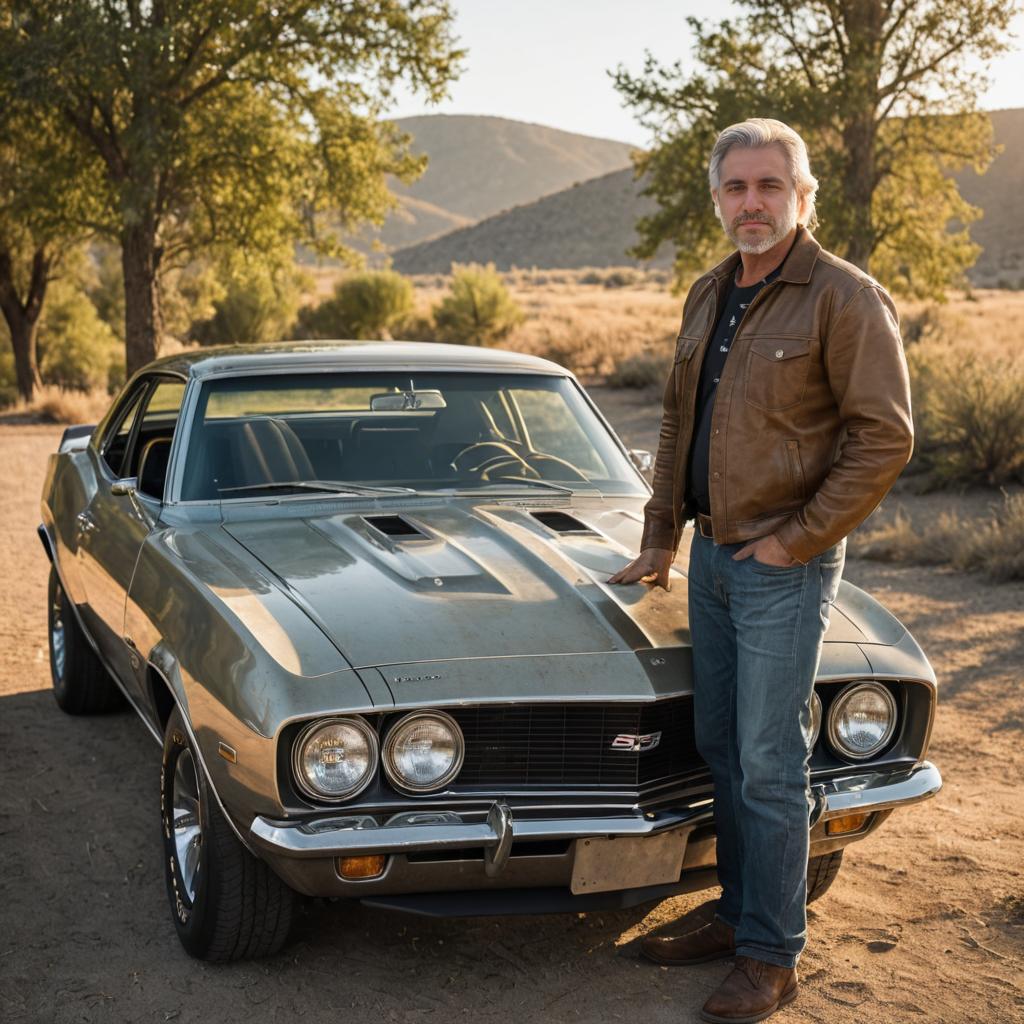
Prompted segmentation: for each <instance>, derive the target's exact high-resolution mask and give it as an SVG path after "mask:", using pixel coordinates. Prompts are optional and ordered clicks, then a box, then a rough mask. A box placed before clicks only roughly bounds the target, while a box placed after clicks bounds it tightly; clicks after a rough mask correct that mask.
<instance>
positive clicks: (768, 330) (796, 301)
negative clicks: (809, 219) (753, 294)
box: [641, 227, 914, 562]
mask: <svg viewBox="0 0 1024 1024" xmlns="http://www.w3.org/2000/svg"><path fill="white" fill-rule="evenodd" d="M739 259H740V257H739V253H738V252H734V253H733V254H732V255H731V256H729V257H728V258H727V259H726V260H724V261H723V262H722V263H720V264H719V265H718V266H717V267H715V268H714V269H713V270H711V271H710V272H709V273H707V274H705V275H704V276H703V277H701V278H700V279H699V280H698V281H696V282H695V283H694V285H693V287H692V288H691V289H690V292H689V294H688V295H687V297H686V303H685V304H684V306H683V323H682V328H681V330H680V331H679V340H678V342H677V344H676V353H675V364H674V366H673V368H672V373H671V375H670V377H669V379H668V382H667V384H666V386H665V398H664V406H665V411H664V416H663V419H662V422H661V436H660V440H659V443H658V454H657V457H656V459H655V463H654V481H653V490H654V493H653V495H652V496H651V499H650V500H649V501H648V502H647V504H646V506H645V507H644V512H645V516H646V518H645V522H644V532H643V540H642V542H641V547H643V548H651V547H653V548H668V549H671V550H672V551H675V550H676V548H677V547H678V546H679V540H680V536H681V534H682V530H683V523H684V522H685V521H686V520H687V519H690V518H693V516H694V510H693V509H692V508H689V507H686V506H685V504H684V502H685V493H684V491H685V484H686V464H687V459H688V457H689V452H690V442H691V440H692V436H693V428H694V410H695V406H696V398H697V386H698V382H699V380H700V369H701V363H702V362H703V359H704V351H705V349H706V347H707V344H708V339H709V338H710V336H711V333H712V331H713V330H714V326H715V321H716V320H717V317H718V314H719V312H720V311H721V308H722V305H723V303H724V301H725V287H724V285H725V283H726V282H727V281H728V279H729V276H730V275H731V274H733V273H735V270H736V266H737V264H738V263H739ZM913 438H914V430H913V423H912V420H911V415H910V384H909V378H908V375H907V363H906V359H905V357H904V355H903V345H902V342H901V340H900V333H899V328H898V324H897V314H896V308H895V306H894V305H893V302H892V299H890V298H889V296H888V294H887V293H886V292H885V291H884V290H883V289H882V287H881V286H880V285H879V284H878V282H877V281H875V280H874V279H873V278H871V277H869V276H868V275H867V274H865V273H864V272H863V271H861V270H858V269H857V268H856V267H855V266H853V265H852V264H850V263H847V262H845V261H844V260H841V259H839V258H838V257H836V256H833V255H832V254H831V253H828V252H826V251H825V250H824V249H822V247H821V246H820V245H819V244H818V243H817V242H816V241H815V239H814V237H813V236H812V235H811V234H810V232H809V231H807V230H806V229H805V228H803V227H801V228H798V229H797V237H796V239H795V241H794V243H793V246H792V248H791V249H790V251H789V255H788V256H787V257H786V260H785V262H784V263H783V265H782V270H781V272H780V274H779V276H778V277H777V278H776V279H775V280H774V281H772V282H770V283H769V284H767V285H766V286H765V287H764V288H763V289H762V290H761V292H760V293H759V294H758V296H757V298H756V299H755V300H754V301H753V303H751V305H750V308H749V309H748V310H747V312H746V315H745V317H744V318H743V321H742V323H741V325H740V329H739V331H737V333H736V335H735V337H734V338H733V341H732V347H731V351H730V353H729V358H728V359H727V360H726V363H725V370H724V372H723V373H722V377H721V380H720V382H719V384H718V391H717V394H716V397H715V409H714V414H713V418H712V422H711V449H710V476H711V479H710V480H709V484H710V494H711V517H712V531H713V533H714V539H715V542H716V543H718V544H730V543H734V542H737V541H747V540H753V539H754V538H756V537H763V536H765V535H767V534H769V533H774V534H775V535H776V536H777V537H778V539H779V541H781V543H782V545H783V547H785V549H786V550H787V551H788V552H789V554H790V555H791V556H792V557H793V558H795V559H797V560H798V561H800V562H807V561H808V560H809V559H811V558H813V557H814V556H815V555H817V554H820V553H821V552H823V551H825V550H826V549H827V548H830V547H832V545H834V544H836V543H837V542H838V541H840V540H841V539H842V538H843V537H845V536H846V535H847V534H848V533H849V532H850V531H851V530H853V528H854V527H856V526H857V525H858V524H859V523H861V522H862V521H863V520H864V519H865V517H866V516H867V515H868V514H869V513H870V512H871V511H872V510H873V509H874V508H875V506H876V505H877V504H878V503H879V501H881V499H882V497H883V496H884V495H885V493H886V492H887V491H888V490H889V488H890V487H891V486H892V484H893V482H894V481H895V480H896V477H897V476H899V474H900V471H901V470H902V469H903V467H904V466H905V465H906V464H907V461H908V460H909V458H910V453H911V451H912V449H913Z"/></svg>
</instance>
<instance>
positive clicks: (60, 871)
mask: <svg viewBox="0 0 1024 1024" xmlns="http://www.w3.org/2000/svg"><path fill="white" fill-rule="evenodd" d="M593 393H594V394H595V397H596V398H597V400H598V402H599V404H601V405H602V407H603V408H604V409H605V411H606V414H607V415H608V416H609V418H610V420H611V421H612V423H613V424H615V425H616V427H617V429H619V431H620V433H621V435H622V436H623V438H624V439H625V440H626V442H627V444H630V445H632V446H636V447H647V448H652V449H653V446H654V444H655V438H656V432H657V426H658V420H659V410H658V408H657V405H656V404H655V403H652V401H651V396H650V395H641V394H630V393H627V392H610V391H605V390H604V389H594V392H593ZM60 433H61V429H60V428H59V427H49V426H31V425H20V426H11V425H6V426H5V425H0V477H2V479H4V480H5V481H7V486H6V487H5V488H4V489H3V491H2V493H0V567H2V572H3V579H4V582H5V587H4V589H3V592H2V596H0V602H2V604H0V851H2V861H0V863H2V871H0V908H2V911H0V1019H2V1020H4V1021H9V1022H11V1024H22V1022H37V1021H38V1022H45V1024H58V1022H71V1021H88V1022H106V1021H111V1022H121V1021H140V1022H143V1021H145V1022H149V1021H153V1022H164V1021H172V1020H173V1021H176V1022H180V1024H184V1022H192V1021H203V1022H207V1021H217V1022H218V1024H227V1022H234V1021H246V1022H254V1021H282V1020H292V1019H302V1020H312V1021H321V1020H323V1021H328V1020H329V1021H338V1020H347V1021H400V1022H421V1021H431V1020H433V1021H446V1022H447V1021H450V1020H453V1019H454V1020H472V1021H477V1020H501V1021H506V1020H514V1021H517V1022H519V1021H562V1020H593V1021H598V1020H599V1021H616V1020H623V1021H638V1020H640V1021H644V1022H645V1024H660V1022H669V1021H671V1022H673V1024H675V1022H680V1021H683V1022H685V1021H696V1020H697V1019H698V1016H697V1011H698V1009H699V1007H700V1005H701V1003H702V1002H703V1001H704V999H705V998H706V997H707V996H708V994H709V993H710V992H711V991H712V990H713V989H714V987H715V986H716V985H717V984H718V982H719V980H720V979H721V978H722V977H723V976H724V975H725V974H726V973H727V971H728V967H729V965H728V963H727V962H719V963H712V964H707V965H702V966H698V967H691V968H675V969H669V968H659V967H655V966H653V965H651V964H648V963H646V962H645V961H642V960H640V959H638V944H639V939H640V937H641V936H642V935H644V934H646V933H648V932H652V931H655V932H657V931H661V930H664V931H666V932H669V931H670V930H671V928H672V924H673V922H674V921H675V919H676V918H678V917H679V916H680V915H682V914H683V913H685V912H687V911H688V910H690V909H692V908H695V907H697V906H699V905H700V904H702V903H703V902H704V901H705V900H706V899H707V898H708V896H714V892H713V891H712V892H711V893H705V894H696V895H693V896H685V897H679V898H676V899H673V900H669V901H667V902H665V903H662V904H660V905H656V906H653V907H647V908H640V909H637V910H634V911H629V912H623V913H615V914H594V915H589V916H585V915H561V916H549V917H533V918H526V917H521V918H503V919H496V918H482V919H476V920H440V921H434V920H427V919H421V918H416V917H411V916H405V915H400V914H390V913H387V912H385V911H379V910H369V909H366V908H363V907H361V906H359V905H345V904H340V903H338V904H327V903H317V904H312V905H310V906H309V907H308V908H307V909H305V910H304V911H303V913H302V914H301V916H300V919H299V921H298V924H297V927H296V929H295V933H294V937H293V940H292V941H291V943H290V944H289V945H288V946H287V947H286V949H285V950H284V951H283V952H282V953H280V954H279V955H278V956H276V957H273V958H271V959H269V960H265V961H261V962H257V963H243V964H235V965H229V966H214V965H208V964H202V963H198V962H196V961H192V960H190V959H189V958H188V957H187V956H186V955H185V954H184V952H183V951H182V950H181V948H180V946H179V944H178V940H177V939H176V937H175V934H174V930H173V927H172V924H171V920H170V914H169V908H168V906H167V899H166V896H165V894H164V882H163V877H162V875H163V868H162V864H161V854H160V844H159V839H158V824H157V783H158V764H159V752H158V750H157V748H156V745H155V744H154V743H153V740H152V739H151V738H150V736H149V735H148V733H147V732H146V731H145V729H144V728H143V726H142V724H141V722H139V721H138V720H137V719H136V718H135V717H134V715H133V714H132V713H129V712H123V713H119V714H115V715H110V716H105V717H98V718H79V719H73V718H69V717H68V716H66V715H64V714H62V713H61V712H60V711H59V710H58V709H57V706H56V704H55V703H54V701H53V698H52V697H51V695H50V693H49V692H48V690H49V686H50V682H49V671H48V665H47V655H46V633H45V598H46V575H47V563H46V559H45V556H44V554H43V550H42V548H41V546H40V545H39V543H38V541H37V539H36V537H35V527H36V524H37V522H38V502H39V493H40V488H41V484H42V479H43V473H44V467H45V460H46V456H47V454H48V453H49V452H51V451H53V450H54V448H55V447H56V444H57V441H58V438H59V436H60ZM907 500H909V499H907ZM847 578H848V579H851V580H852V581H853V582H855V583H857V584H859V585H861V586H864V587H866V588H867V589H869V590H870V591H871V592H872V593H873V594H875V595H876V596H878V597H879V598H880V599H881V600H882V601H883V602H885V603H886V604H887V605H888V606H889V607H890V608H892V609H893V610H894V611H895V613H896V614H897V615H899V616H900V618H901V619H902V620H903V621H904V622H905V623H906V624H907V625H908V626H909V628H910V629H911V630H912V631H913V632H914V633H915V635H916V636H917V638H918V640H919V641H920V642H921V643H922V645H923V646H924V648H925V650H926V652H927V653H928V654H929V656H930V657H931V659H932V662H933V663H934V665H935V667H936V670H937V672H938V675H939V677H940V683H941V705H940V712H939V715H938V719H937V723H936V727H935V732H934V738H933V742H932V747H931V750H930V753H929V756H930V757H931V758H932V759H933V760H934V761H935V762H936V763H937V764H938V765H939V767H940V769H941V771H942V773H943V776H944V778H945V786H944V788H943V790H942V793H941V794H940V795H939V796H938V797H937V798H935V799H934V800H931V801H928V802H926V803H924V804H919V805H917V806H915V807H912V808H908V809H906V810H904V811H901V812H897V813H896V814H895V815H893V816H892V817H891V818H890V819H889V821H888V822H887V823H886V824H885V826H884V827H883V828H882V829H881V831H880V832H879V833H877V834H876V835H874V836H872V837H870V838H868V839H867V840H865V841H863V842H861V843H857V844H855V845H853V846H852V847H850V849H849V851H848V853H847V856H846V860H845V863H844V866H843V869H842V871H841V873H840V875H839V878H838V880H837V881H836V882H835V884H834V885H833V887H832V889H831V890H830V891H829V893H828V894H827V895H826V896H825V897H824V898H822V899H821V900H820V901H819V902H817V903H816V904H814V906H813V907H812V908H811V910H810V911H809V932H810V937H809V942H808V946H807V949H806V952H805V954H804V956H803V958H802V960H801V963H800V973H801V979H802V986H801V990H800V996H799V998H798V1000H797V1001H796V1002H795V1003H794V1004H792V1005H791V1006H790V1007H788V1008H787V1009H786V1010H784V1011H782V1012H780V1013H779V1014H778V1015H777V1016H776V1017H774V1018H773V1020H779V1021H780V1022H781V1021H787V1022H794V1024H795V1022H809V1021H821V1022H825V1021H827V1022H829V1024H845V1022H850V1024H853V1022H856V1024H883V1022H884V1024H891V1022H894V1021H922V1022H925V1021H929V1022H930V1021H934V1022H942V1024H954V1022H960V1021H963V1022H968V1021H970V1022H978V1021H993V1022H995V1021H998V1022H1003V1021H1011V1020H1014V1021H1015V1020H1021V1019H1024V786H1022V782H1024V743H1022V739H1024V685H1022V683H1024V680H1022V665H1024V586H1021V585H1020V584H1002V585H996V584H989V583H985V582H982V581H980V580H978V579H975V578H973V577H970V576H964V575H959V574H955V573H953V572H950V571H945V570H926V569H919V568H911V567H898V566H889V565H884V566H883V565H876V564H872V563H869V562H863V561H856V560H853V561H851V562H850V563H848V567H847Z"/></svg>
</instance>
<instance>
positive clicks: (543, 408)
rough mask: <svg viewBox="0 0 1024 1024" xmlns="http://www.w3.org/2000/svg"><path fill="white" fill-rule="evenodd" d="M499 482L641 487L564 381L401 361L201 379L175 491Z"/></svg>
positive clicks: (462, 486)
mask: <svg viewBox="0 0 1024 1024" xmlns="http://www.w3.org/2000/svg"><path fill="white" fill-rule="evenodd" d="M347 484H350V485H352V488H351V490H349V491H346V485H347ZM499 486H501V487H506V488H508V487H523V488H524V489H525V488H526V487H529V489H531V490H537V491H543V490H545V489H548V490H550V491H551V492H552V493H557V492H565V490H566V489H572V490H577V489H583V490H593V489H595V488H596V489H598V490H600V491H602V492H605V493H612V494H635V493H637V492H640V491H642V484H641V482H640V479H639V476H638V473H637V471H636V470H635V469H634V468H633V466H632V464H631V463H630V462H629V460H628V459H627V458H626V457H625V455H624V454H623V452H622V451H621V449H620V448H619V447H618V445H617V444H616V443H615V441H614V439H613V438H612V437H611V435H610V434H609V433H608V430H607V428H606V427H605V426H604V424H602V423H601V421H600V420H599V419H598V418H597V417H596V416H595V415H594V413H593V411H592V409H591V408H590V406H589V405H588V404H587V402H586V401H585V400H584V398H583V397H582V395H581V394H580V393H579V390H578V389H577V388H576V387H575V385H574V384H573V383H572V382H571V381H570V380H569V379H568V378H565V377H551V376H542V375H536V374H493V373H420V372H414V373H410V371H408V370H405V371H387V372H373V373H344V374H322V373H321V374H289V375H280V376H249V377H237V378H226V379H219V380H212V381H209V382H207V383H205V384H204V385H203V387H202V390H201V392H200V395H199V404H198V408H197V410H196V415H195V417H194V419H193V425H192V431H191V437H190V440H189V445H188V452H187V455H186V461H185V478H184V483H183V486H182V494H181V497H182V499H183V500H185V501H196V500H215V499H219V498H239V497H249V496H262V497H266V496H267V495H271V494H274V493H281V494H285V493H308V492H310V491H315V490H318V489H322V490H323V491H324V492H330V491H335V492H339V493H382V494H388V493H403V492H402V491H400V490H398V488H412V489H415V490H417V491H433V490H443V489H454V490H466V489H477V488H490V489H496V488H498V487H499ZM374 488H377V489H379V490H374Z"/></svg>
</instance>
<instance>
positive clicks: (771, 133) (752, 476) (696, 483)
mask: <svg viewBox="0 0 1024 1024" xmlns="http://www.w3.org/2000/svg"><path fill="white" fill-rule="evenodd" d="M708 176H709V181H710V185H711V197H712V200H713V201H714V203H715V211H716V213H717V215H718V217H719V219H720V220H721V222H722V226H723V228H724V229H725V233H726V234H727V235H728V237H729V238H730V239H731V241H732V242H733V243H734V244H735V246H736V248H737V250H738V251H737V252H734V253H733V254H732V255H731V256H729V257H728V258H727V259H726V260H725V261H724V262H722V263H720V264H719V265H718V266H717V267H715V268H714V269H713V270H711V271H710V272H708V273H707V274H705V275H704V276H703V277H701V278H700V279H699V280H698V281H697V282H696V283H695V284H694V285H693V287H692V288H691V289H690V292H689V294H688V296H687V298H686V302H685V305H684V307H683V322H682V329H681V330H680V332H679V340H678V343H677V346H676V352H675V364H674V366H673V369H672V374H671V376H670V378H669V380H668V383H667V386H666V388H665V398H664V416H663V419H662V424H661V435H660V441H659V445H658V454H657V458H656V461H655V467H654V482H653V495H652V497H651V499H650V500H649V501H648V503H647V505H646V507H645V515H646V518H645V525H644V531H643V539H642V542H641V552H640V555H639V557H637V558H636V559H635V560H633V561H632V562H630V563H629V565H627V566H625V568H623V569H622V570H620V571H619V572H618V573H616V574H615V575H613V576H612V577H611V578H610V580H609V582H610V583H620V584H625V583H633V582H636V581H638V580H642V581H644V582H648V583H653V584H657V585H660V586H662V587H665V588H666V589H667V587H668V574H669V567H670V565H671V563H672V560H673V558H674V555H675V551H676V549H677V547H678V545H679V541H680V537H681V534H682V528H683V524H684V523H685V522H686V521H687V520H688V519H691V518H694V519H695V520H696V529H695V530H694V533H693V539H692V542H691V545H690V560H689V572H688V588H689V589H688V595H689V611H690V632H691V636H692V643H693V671H694V716H695V729H696V737H697V745H698V749H699V750H700V752H701V754H702V756H703V757H704V759H705V760H706V761H707V763H708V766H709V767H710V769H711V776H712V780H713V783H714V797H715V827H716V833H717V845H718V854H717V860H718V877H719V882H720V884H721V887H722V894H721V897H720V899H719V900H718V902H717V904H716V907H715V917H714V919H713V920H712V921H711V922H710V923H708V924H706V925H704V926H703V927H700V928H698V929H697V930H695V931H691V932H689V933H688V934H685V935H683V936H681V937H678V938H648V939H646V940H644V942H643V944H642V949H643V952H644V953H645V955H647V956H648V957H649V958H650V959H653V960H655V961H657V962H658V963H661V964H694V963H702V962H705V961H708V960H714V959H718V958H722V957H728V956H733V955H735V956H736V961H735V967H734V968H733V970H732V971H731V973H730V974H729V975H728V976H727V977H726V979H725V980H724V981H723V983H722V984H721V985H720V986H719V988H718V989H717V990H716V991H715V992H714V993H713V994H712V995H711V997H710V998H709V999H708V1000H707V1002H706V1003H705V1005H704V1009H703V1011H702V1017H703V1019H704V1020H708V1021H719V1022H724V1021H756V1020H763V1019H764V1018H765V1017H768V1016H770V1015H771V1014H772V1013H774V1011H775V1010H776V1009H778V1008H779V1007H780V1006H782V1005H785V1004H786V1003H788V1002H790V1001H791V1000H792V999H794V998H795V997H796V992H797V973H796V964H797V960H798V959H799V956H800V953H801V951H802V950H803V947H804V944H805V941H806V932H807V926H806V912H805V900H806V887H807V857H808V822H809V814H810V810H811V806H812V802H811V798H810V789H809V774H808V767H807V764H808V760H809V756H810V751H809V750H808V746H807V742H808V738H809V734H810V698H811V693H812V689H813V683H814V677H815V674H816V672H817V667H818V661H819V657H820V653H821V642H822V637H823V635H824V632H825V629H826V627H827V625H828V614H829V608H830V606H831V604H832V602H833V601H834V600H835V596H836V591H837V589H838V586H839V579H840V576H841V574H842V568H843V561H844V555H845V545H846V541H845V538H846V535H847V534H848V533H849V532H850V531H851V530H853V528H854V527H856V526H857V525H858V524H859V523H860V522H862V521H863V520H864V518H865V517H866V516H867V515H868V514H869V513H870V512H871V511H872V509H874V508H875V506H876V505H877V504H878V502H879V501H880V500H881V498H882V497H883V495H884V494H885V493H886V491H888V489H889V487H891V486H892V484H893V482H894V481H895V479H896V477H897V476H898V475H899V473H900V471H901V470H902V469H903V467H904V466H905V465H906V463H907V460H908V459H909V458H910V453H911V447H912V441H913V427H912V423H911V417H910V395H909V383H908V377H907V367H906V360H905V358H904V355H903V349H902V345H901V341H900V335H899V331H898V327H897V319H896V311H895V307H894V306H893V303H892V300H891V299H890V298H889V296H888V295H887V294H886V293H885V291H883V289H882V288H881V287H880V286H879V285H878V283H877V282H876V281H874V280H873V279H872V278H871V277H869V276H868V275H867V274H865V273H863V272H862V271H860V270H859V269H857V268H856V267H854V266H852V265H851V264H849V263H846V262H844V261H843V260H841V259H838V258H837V257H836V256H833V255H832V254H830V253H828V252H825V251H824V250H823V249H822V248H821V246H820V245H819V244H818V243H817V242H816V241H815V240H814V237H813V236H812V235H811V233H810V231H809V228H810V227H813V226H814V225H815V224H816V219H815V216H814V197H815V193H816V191H817V181H816V180H815V179H814V178H813V177H812V176H811V173H810V167H809V165H808V160H807V150H806V147H805V146H804V143H803V141H802V140H801V139H800V137H799V136H798V135H797V134H796V133H795V132H794V131H793V130H792V129H790V128H789V127H787V126H786V125H784V124H782V123H781V122H780V121H775V120H769V119H762V118H755V119H752V120H749V121H745V122H743V123H741V124H737V125H733V126H731V127H729V128H727V129H726V130H725V131H723V132H722V133H721V135H720V136H719V137H718V140H717V141H716V143H715V146H714V149H713V150H712V153H711V159H710V163H709V175H708Z"/></svg>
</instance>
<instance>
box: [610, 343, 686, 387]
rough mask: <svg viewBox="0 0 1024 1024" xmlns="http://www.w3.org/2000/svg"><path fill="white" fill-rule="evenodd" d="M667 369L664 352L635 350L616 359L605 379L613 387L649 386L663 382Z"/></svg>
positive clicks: (668, 367) (667, 364) (667, 363)
mask: <svg viewBox="0 0 1024 1024" xmlns="http://www.w3.org/2000/svg"><path fill="white" fill-rule="evenodd" d="M669 369H670V366H669V362H668V360H667V359H666V358H665V355H664V353H662V354H658V353H657V352H650V351H647V352H637V353H635V354H634V355H631V356H626V357H625V358H624V359H619V360H617V361H616V363H615V369H614V370H612V372H611V373H610V374H608V376H607V378H606V381H607V383H608V384H610V385H611V386H612V387H613V388H649V387H653V386H654V385H655V384H659V385H660V384H664V383H665V377H666V376H667V374H668V372H669Z"/></svg>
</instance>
